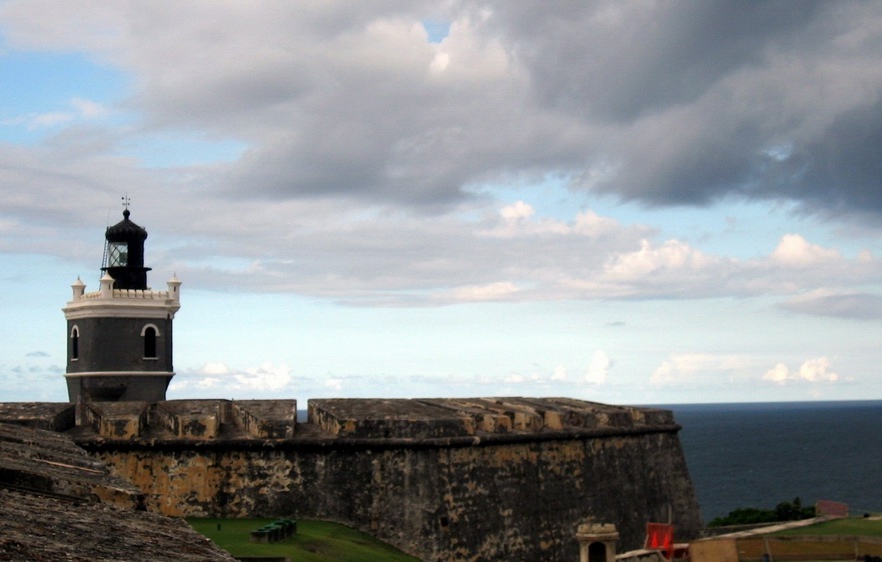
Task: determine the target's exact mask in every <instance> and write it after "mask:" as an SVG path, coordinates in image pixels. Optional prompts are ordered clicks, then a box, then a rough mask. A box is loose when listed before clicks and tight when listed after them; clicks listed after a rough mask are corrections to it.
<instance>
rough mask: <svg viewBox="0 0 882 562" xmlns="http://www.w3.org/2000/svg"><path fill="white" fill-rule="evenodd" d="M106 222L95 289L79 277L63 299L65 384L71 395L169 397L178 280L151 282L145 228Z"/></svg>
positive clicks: (86, 397)
mask: <svg viewBox="0 0 882 562" xmlns="http://www.w3.org/2000/svg"><path fill="white" fill-rule="evenodd" d="M129 215H130V213H129V209H128V206H126V209H125V211H123V220H122V221H120V222H118V223H117V224H115V225H113V226H109V227H107V232H106V233H105V249H104V263H103V267H102V268H101V271H102V272H103V275H102V277H101V280H100V288H99V290H98V291H94V292H90V293H87V292H86V285H85V284H84V283H83V282H82V281H81V280H80V279H79V278H78V279H77V280H76V281H75V282H74V283H73V285H71V288H72V289H73V298H72V299H71V300H70V302H68V303H67V306H65V307H64V309H63V311H64V317H65V319H67V373H66V374H65V378H66V379H67V391H68V396H69V398H70V401H71V402H79V401H81V400H82V401H86V402H91V401H94V402H101V401H105V402H106V401H123V400H138V401H148V402H156V401H160V400H165V391H166V389H167V388H168V384H169V382H170V381H171V379H172V377H173V376H174V374H175V373H174V371H173V367H172V320H173V319H174V316H175V312H177V311H178V309H179V308H180V307H181V301H180V288H181V282H180V281H178V280H177V278H175V277H174V276H172V278H171V279H170V280H169V281H168V290H166V291H152V290H150V288H149V287H147V272H148V271H150V268H149V267H144V241H145V240H146V239H147V231H146V230H144V229H143V228H142V227H140V226H138V225H137V224H135V223H134V222H132V221H131V220H129Z"/></svg>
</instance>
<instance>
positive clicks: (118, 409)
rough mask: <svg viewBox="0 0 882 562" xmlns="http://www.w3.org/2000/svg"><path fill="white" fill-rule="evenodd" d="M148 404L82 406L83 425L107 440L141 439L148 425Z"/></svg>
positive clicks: (97, 403) (108, 403)
mask: <svg viewBox="0 0 882 562" xmlns="http://www.w3.org/2000/svg"><path fill="white" fill-rule="evenodd" d="M148 407H149V404H148V403H147V402H87V403H84V404H82V406H81V412H82V414H81V417H82V423H83V424H85V425H86V426H88V427H90V428H91V429H92V431H94V432H95V433H97V434H98V435H100V436H101V437H106V438H107V439H134V438H136V437H140V436H141V435H142V434H143V433H144V431H145V430H146V428H147V425H148V417H147V414H148Z"/></svg>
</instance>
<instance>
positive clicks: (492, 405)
mask: <svg viewBox="0 0 882 562" xmlns="http://www.w3.org/2000/svg"><path fill="white" fill-rule="evenodd" d="M309 422H310V423H311V424H314V425H316V426H318V427H320V428H321V429H322V430H323V431H325V432H327V433H329V434H331V435H333V436H335V437H355V438H374V439H390V438H391V439H395V438H399V439H401V438H403V439H430V438H442V439H443V438H453V437H471V436H493V435H505V434H518V435H540V434H546V435H547V434H552V433H579V432H598V431H600V432H602V431H604V430H606V431H628V430H640V429H649V428H655V429H658V428H661V427H666V426H675V423H674V417H673V414H672V413H671V412H670V411H667V410H657V409H652V408H636V407H625V406H609V405H606V404H598V403H596V402H586V401H582V400H573V399H570V398H434V399H397V400H378V399H351V398H350V399H323V400H310V401H309Z"/></svg>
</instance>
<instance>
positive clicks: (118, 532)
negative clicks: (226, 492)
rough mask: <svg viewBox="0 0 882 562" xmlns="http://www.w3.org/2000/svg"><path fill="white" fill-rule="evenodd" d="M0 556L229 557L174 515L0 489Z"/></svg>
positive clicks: (181, 560)
mask: <svg viewBox="0 0 882 562" xmlns="http://www.w3.org/2000/svg"><path fill="white" fill-rule="evenodd" d="M0 560H16V561H19V560H21V561H24V560H27V561H28V562H56V561H59V560H66V561H70V562H96V561H119V562H123V561H125V562H210V561H218V562H224V561H226V562H234V561H235V558H233V557H232V556H230V555H229V554H227V553H226V552H224V551H222V550H220V549H219V548H217V547H216V546H215V545H214V543H212V542H211V541H209V540H208V539H206V538H205V537H203V536H202V535H200V534H198V533H197V532H196V531H194V530H193V529H192V528H190V527H189V526H188V525H187V524H186V523H185V522H184V521H182V520H180V519H172V518H169V517H162V516H160V515H156V514H153V513H147V512H145V511H133V510H126V509H119V508H114V507H111V506H107V505H102V504H99V503H89V502H71V501H65V500H62V499H58V498H54V497H46V496H40V495H35V494H32V493H25V492H21V491H17V490H8V489H3V488H0Z"/></svg>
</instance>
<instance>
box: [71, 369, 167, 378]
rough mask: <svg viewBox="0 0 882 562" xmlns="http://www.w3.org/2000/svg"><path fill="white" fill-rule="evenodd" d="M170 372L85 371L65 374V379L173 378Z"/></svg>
mask: <svg viewBox="0 0 882 562" xmlns="http://www.w3.org/2000/svg"><path fill="white" fill-rule="evenodd" d="M174 375H175V374H174V372H172V371H87V372H84V373H65V375H64V376H65V377H67V378H71V379H75V378H81V377H173V376H174Z"/></svg>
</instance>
